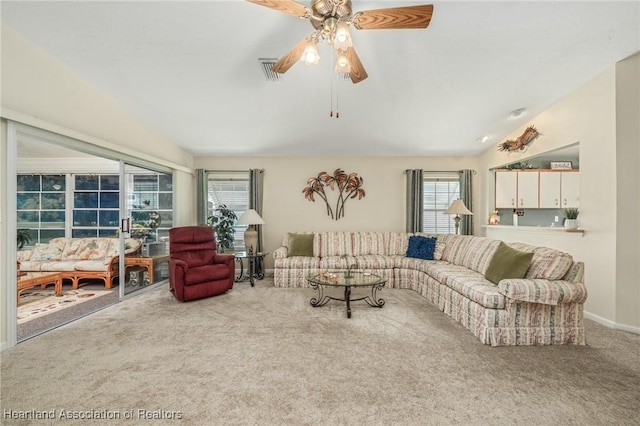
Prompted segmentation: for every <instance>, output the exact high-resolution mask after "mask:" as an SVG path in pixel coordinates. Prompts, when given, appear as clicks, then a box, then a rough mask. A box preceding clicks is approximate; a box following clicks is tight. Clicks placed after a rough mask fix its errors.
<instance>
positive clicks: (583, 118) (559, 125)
mask: <svg viewBox="0 0 640 426" xmlns="http://www.w3.org/2000/svg"><path fill="white" fill-rule="evenodd" d="M633 60H634V61H637V55H636V58H635V59H633ZM636 66H637V65H636ZM637 76H638V74H636V75H635V78H636V82H635V87H634V86H633V85H631V86H630V85H629V82H628V81H618V82H617V81H616V66H612V67H611V68H609V69H607V70H606V71H604V72H603V73H602V74H600V75H598V76H597V77H595V78H594V79H593V80H592V81H590V82H588V83H587V84H585V85H584V86H582V87H581V88H579V89H578V90H576V91H575V92H573V93H571V94H570V95H569V96H567V97H565V98H564V99H562V100H560V101H559V102H557V103H556V104H554V105H553V106H551V107H550V108H548V109H547V110H546V111H545V112H543V113H542V114H540V115H538V116H536V117H533V118H532V119H531V120H530V121H528V122H527V123H526V124H525V125H523V126H522V127H521V128H518V129H516V130H515V131H514V132H513V133H512V134H511V135H509V136H508V137H506V138H505V139H514V138H516V137H518V136H519V135H521V134H522V132H523V131H524V129H525V128H526V127H527V126H529V125H535V126H536V128H537V129H538V130H539V131H540V132H541V133H542V136H541V137H540V138H539V139H537V140H536V141H535V142H533V144H532V145H531V147H530V149H529V150H528V151H527V152H526V153H524V154H518V153H512V154H508V153H503V152H498V151H497V149H495V148H494V149H490V150H488V151H486V152H485V153H484V154H483V155H482V156H481V159H480V161H481V169H482V170H483V171H484V172H483V174H482V176H481V180H482V185H483V188H484V194H483V195H484V197H482V199H484V200H485V201H486V202H487V204H486V205H484V206H483V207H484V208H481V209H480V211H481V212H482V213H484V215H485V218H484V219H483V220H484V221H486V217H487V215H488V212H489V211H490V210H491V209H492V208H493V180H492V175H491V173H490V172H489V171H488V170H489V169H491V168H494V167H497V166H500V165H504V164H507V163H510V162H513V161H520V160H524V159H527V158H529V157H532V156H535V155H538V154H540V153H543V152H546V151H551V150H554V149H557V148H560V147H563V146H566V145H570V144H574V143H576V142H579V143H580V224H581V227H582V228H584V229H585V234H584V237H583V238H581V239H567V240H565V241H564V242H563V243H562V244H560V245H558V247H557V248H559V249H562V250H565V251H567V252H569V253H571V254H572V255H573V256H574V258H575V259H577V260H581V261H583V262H585V265H586V274H585V284H586V285H587V288H588V291H589V298H588V300H587V302H586V305H585V310H586V311H587V313H588V315H589V316H590V317H591V318H593V319H596V320H599V321H600V322H602V323H606V324H609V325H611V326H616V327H619V328H623V329H631V330H633V331H640V321H639V319H638V314H637V312H638V311H640V297H638V291H640V290H639V287H640V280H638V275H637V273H636V274H634V273H633V271H632V270H629V269H628V268H630V267H632V264H631V262H627V263H625V265H624V266H623V265H620V264H619V263H618V260H617V259H618V256H619V255H620V250H623V251H626V250H628V249H629V248H631V250H633V253H635V255H636V256H637V253H638V248H637V243H636V245H635V246H634V245H631V247H629V245H630V244H631V243H630V242H624V243H622V241H619V240H618V238H619V236H620V233H621V232H623V233H624V232H625V230H624V227H625V225H624V224H620V223H619V215H618V214H617V212H616V206H618V207H619V204H618V203H619V196H621V194H619V188H621V186H619V185H621V183H624V182H629V181H630V182H635V183H631V184H630V185H628V186H622V187H623V188H629V189H625V190H624V193H625V195H626V193H627V191H628V190H633V189H634V188H635V191H636V198H635V201H634V202H632V203H631V206H629V207H632V206H635V208H636V209H637V208H638V202H637V194H638V173H637V164H638V156H637V152H638V151H637V149H638V148H637V145H638V142H639V141H638V136H637V120H638V113H637V111H638V106H637V104H636V105H635V111H636V112H635V113H636V115H635V118H631V117H628V118H625V117H624V115H623V114H621V113H620V112H618V114H616V111H617V103H616V91H618V92H619V91H620V90H622V91H629V90H630V91H632V92H633V91H635V99H636V102H637V96H638V86H637ZM633 99H634V98H633V96H631V97H630V99H629V100H630V101H632V100H633ZM625 108H626V106H625ZM616 117H618V120H617V119H616ZM619 120H626V121H627V122H629V123H635V126H636V127H635V129H636V130H635V132H636V133H635V139H633V131H632V132H631V136H630V138H629V141H628V142H624V144H625V145H628V146H629V147H631V146H635V151H634V150H633V149H631V148H630V149H629V152H630V153H632V154H633V153H635V154H634V155H635V157H633V158H634V159H633V161H632V163H633V164H634V166H633V170H632V171H630V170H628V168H626V167H625V168H621V167H619V165H618V164H617V161H616V152H617V150H618V149H619V146H620V144H621V143H623V142H621V141H620V140H619V139H618V138H617V134H616V132H617V131H616V126H617V122H618V121H619ZM630 126H633V125H632V124H630ZM634 144H635V145H634ZM625 152H626V150H625ZM635 211H636V212H637V211H638V210H635ZM635 216H636V217H637V214H636V215H635ZM631 229H632V230H633V231H634V237H635V238H637V236H638V230H637V227H635V228H634V227H633V226H632V227H631ZM528 238H529V240H528V241H523V242H530V243H532V244H539V245H546V246H550V244H553V243H551V242H550V241H549V239H548V238H547V239H546V238H544V237H537V238H536V237H535V236H530V237H528ZM636 241H637V239H636ZM619 243H622V245H621V244H619ZM639 260H640V259H638V258H637V257H636V259H635V266H636V269H635V271H636V272H637V265H638V263H640V261H639ZM621 276H624V277H627V276H628V278H624V282H625V283H626V284H624V286H625V287H626V292H625V294H628V295H631V296H633V297H632V298H631V299H630V300H628V299H627V300H626V301H625V302H623V301H622V300H620V297H619V292H620V289H621V287H620V286H621V285H622V284H621V282H620V281H619V278H620V277H621ZM631 279H633V282H631V281H630V280H631ZM625 299H626V298H625ZM623 303H624V305H625V306H624V307H623ZM620 309H623V311H624V312H627V313H628V312H633V313H635V314H634V315H627V314H625V315H624V316H619V313H620V312H619V311H620Z"/></svg>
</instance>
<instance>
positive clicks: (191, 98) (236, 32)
mask: <svg viewBox="0 0 640 426" xmlns="http://www.w3.org/2000/svg"><path fill="white" fill-rule="evenodd" d="M303 3H305V4H306V2H304V1H303ZM425 3H426V4H428V3H429V2H424V1H413V0H397V1H357V0H354V1H353V9H354V11H360V10H368V9H377V8H385V7H394V6H398V5H416V4H425ZM432 4H433V5H434V13H433V18H432V20H431V24H430V25H429V27H428V28H427V29H426V30H415V29H412V30H377V31H371V30H360V31H352V37H353V41H354V45H355V48H356V49H357V52H358V54H359V56H360V59H361V61H362V63H363V65H364V67H365V68H366V70H367V72H368V74H369V78H368V79H366V80H364V81H363V82H361V83H358V84H356V85H354V84H352V83H351V82H349V81H343V80H339V79H336V78H335V76H334V74H333V73H332V70H331V62H332V61H331V57H330V51H329V49H328V47H327V46H326V45H321V46H320V55H321V60H320V63H319V64H318V65H317V66H305V65H304V64H303V63H298V64H296V65H295V66H293V68H291V69H290V70H289V71H288V72H287V73H286V74H284V75H282V76H281V78H280V79H279V81H276V82H273V81H267V79H266V78H265V75H264V73H263V70H262V66H261V63H260V61H259V58H279V57H280V56H282V55H284V54H285V53H286V52H288V51H289V50H290V49H291V48H292V47H293V46H294V45H295V44H296V43H298V41H300V40H301V39H302V38H303V37H305V36H306V35H308V34H310V33H311V32H312V30H313V28H312V26H311V25H310V24H309V22H308V21H306V20H302V19H298V18H295V17H292V16H289V15H286V14H284V13H280V12H277V11H274V10H271V9H268V8H265V7H261V6H258V5H255V4H252V3H249V2H246V1H241V0H234V1H232V0H229V1H193V2H189V1H134V2H120V1H118V2H112V1H109V2H100V1H76V2H58V1H53V2H24V1H20V2H14V1H2V4H1V8H2V9H1V12H2V22H3V25H6V26H8V27H11V28H12V29H13V30H15V31H17V32H18V33H20V34H21V35H22V36H23V37H25V38H27V39H28V40H30V41H31V42H33V43H34V44H36V45H37V46H39V47H40V48H42V49H43V50H44V51H45V52H47V53H48V54H49V55H51V56H53V57H54V58H56V59H57V60H58V61H60V62H61V63H63V64H65V65H66V66H67V67H68V68H70V69H71V70H72V71H73V72H74V73H75V74H77V75H78V76H79V77H81V78H83V79H85V80H87V81H89V82H90V83H91V84H93V85H94V86H95V87H97V88H98V89H100V90H101V91H103V92H104V93H105V94H107V95H108V96H110V97H111V98H113V99H114V100H115V101H116V102H118V103H119V104H121V105H122V106H123V107H124V108H126V109H128V110H129V111H130V112H131V113H132V114H133V115H135V116H136V117H138V119H139V120H140V121H141V122H143V123H145V124H146V125H147V126H148V127H150V128H152V129H154V130H155V131H157V132H159V133H161V134H163V135H165V136H166V137H167V138H169V139H171V140H172V141H174V142H175V143H176V144H178V145H180V146H182V147H183V148H184V149H185V150H187V151H189V152H191V153H192V154H194V155H225V156H226V155H229V156H231V155H234V156H235V155H239V156H243V155H252V156H261V155H267V156H272V155H273V156H298V155H372V156H377V155H397V156H405V155H409V156H413V155H426V156H434V155H435V156H442V155H477V154H479V153H481V152H483V151H484V150H486V149H495V146H496V144H497V143H499V142H501V139H503V138H504V137H505V136H506V135H507V134H508V133H510V132H512V131H514V130H515V129H517V128H518V127H519V126H521V125H523V124H524V123H526V122H527V121H528V120H530V119H531V118H532V117H533V116H535V115H536V114H538V113H540V112H541V111H543V110H544V109H546V108H548V107H549V106H550V105H552V104H553V103H554V102H556V101H557V100H559V99H560V98H561V97H563V96H565V95H567V94H568V93H570V92H572V91H573V90H575V89H576V88H577V87H579V86H580V85H582V84H583V83H586V82H587V81H589V80H590V79H592V78H593V77H595V76H596V75H597V74H599V73H600V72H602V71H604V70H605V69H607V68H608V67H610V66H611V65H613V64H614V63H615V62H617V61H619V60H621V59H624V58H625V57H628V56H630V55H632V54H633V53H635V52H637V51H639V50H640V3H639V2H637V1H626V2H610V1H602V2H598V1H588V2H574V1H571V2H557V1H556V2H522V1H503V2H483V1H473V2H459V1H447V2H433V3H432ZM519 108H525V112H524V114H522V115H521V116H520V117H517V118H510V117H509V114H510V112H511V111H512V110H515V109H519ZM331 110H333V111H339V113H340V116H339V118H336V117H335V114H334V117H330V115H329V112H330V111H331ZM485 135H488V136H489V140H488V141H486V142H485V143H482V142H481V141H480V140H479V139H481V138H482V137H483V136H485Z"/></svg>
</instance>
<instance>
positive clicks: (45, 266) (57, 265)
mask: <svg viewBox="0 0 640 426" xmlns="http://www.w3.org/2000/svg"><path fill="white" fill-rule="evenodd" d="M76 262H77V260H52V261H50V262H49V261H43V262H42V263H40V271H42V272H64V271H75V270H76ZM102 267H103V269H104V265H102ZM103 269H101V270H103Z"/></svg>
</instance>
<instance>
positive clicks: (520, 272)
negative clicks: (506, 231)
mask: <svg viewBox="0 0 640 426" xmlns="http://www.w3.org/2000/svg"><path fill="white" fill-rule="evenodd" d="M532 258H533V253H525V252H522V251H519V250H515V249H512V248H511V247H509V246H508V245H506V244H505V243H503V242H502V241H500V245H499V246H498V249H497V250H496V252H495V254H494V255H493V258H492V259H491V262H490V263H489V267H488V268H487V272H485V274H484V276H485V278H486V279H488V280H489V281H491V282H492V283H494V284H498V283H499V282H500V280H504V279H506V278H524V275H525V274H526V273H527V269H529V264H530V263H531V259H532Z"/></svg>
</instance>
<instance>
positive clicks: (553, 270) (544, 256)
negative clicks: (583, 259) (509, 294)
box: [509, 243, 573, 280]
mask: <svg viewBox="0 0 640 426" xmlns="http://www.w3.org/2000/svg"><path fill="white" fill-rule="evenodd" d="M509 246H510V247H513V248H514V249H516V250H520V251H524V252H533V259H532V260H531V265H530V266H529V269H528V270H527V273H526V275H525V276H524V278H530V279H537V278H542V279H546V280H560V279H562V278H563V277H564V276H565V274H566V273H567V272H568V271H569V268H571V265H572V264H573V257H572V256H571V255H570V254H568V253H564V252H561V251H560V250H555V249H551V248H547V247H536V246H531V245H529V244H524V243H509Z"/></svg>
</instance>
